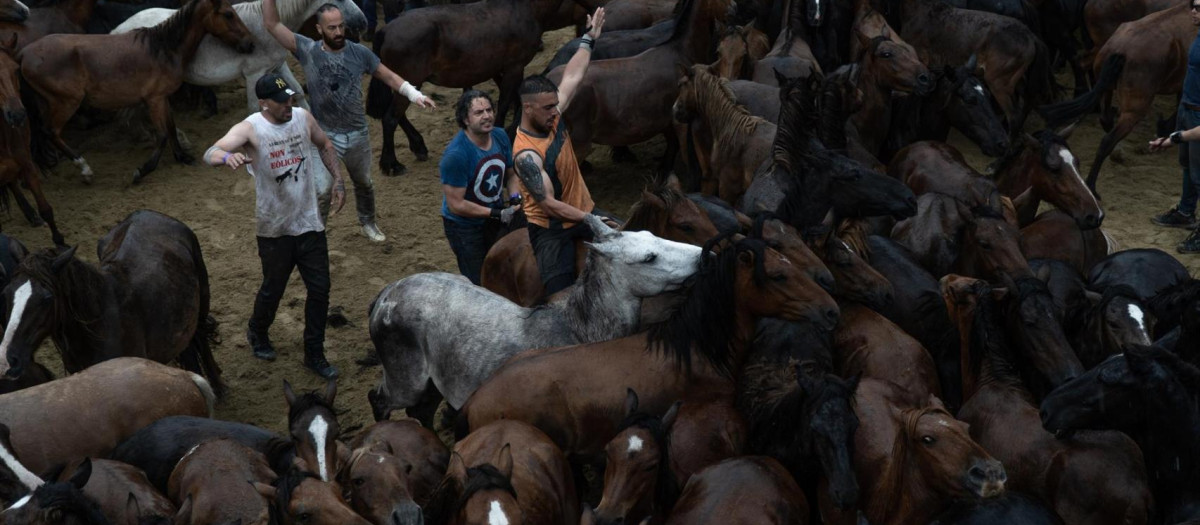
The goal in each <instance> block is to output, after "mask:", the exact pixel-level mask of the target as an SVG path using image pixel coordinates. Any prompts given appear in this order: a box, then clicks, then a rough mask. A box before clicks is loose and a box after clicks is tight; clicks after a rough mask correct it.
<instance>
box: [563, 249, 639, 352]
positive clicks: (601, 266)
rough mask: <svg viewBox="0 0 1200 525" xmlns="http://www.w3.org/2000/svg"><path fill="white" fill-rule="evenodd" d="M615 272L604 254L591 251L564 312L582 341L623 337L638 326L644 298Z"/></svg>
mask: <svg viewBox="0 0 1200 525" xmlns="http://www.w3.org/2000/svg"><path fill="white" fill-rule="evenodd" d="M615 274H616V272H613V271H612V267H611V266H610V265H609V264H607V263H605V262H603V261H602V257H601V256H599V255H596V254H594V253H592V252H590V251H589V252H588V255H587V260H586V261H585V263H584V267H583V273H582V274H580V276H579V286H576V287H574V289H573V290H572V291H571V294H570V295H569V296H568V297H567V301H566V306H565V310H564V313H565V315H566V316H567V323H568V326H570V327H571V331H572V332H573V333H574V334H575V337H576V338H577V339H578V340H579V342H581V343H591V342H596V341H607V340H609V339H613V338H614V337H622V336H625V335H627V334H629V332H630V331H631V329H632V328H633V327H635V326H637V323H638V321H639V320H640V316H641V301H640V300H639V299H638V298H637V297H634V296H633V295H632V294H630V293H629V292H628V291H627V289H625V288H624V287H623V286H624V285H625V284H626V283H625V282H618V281H616V278H617V275H615Z"/></svg>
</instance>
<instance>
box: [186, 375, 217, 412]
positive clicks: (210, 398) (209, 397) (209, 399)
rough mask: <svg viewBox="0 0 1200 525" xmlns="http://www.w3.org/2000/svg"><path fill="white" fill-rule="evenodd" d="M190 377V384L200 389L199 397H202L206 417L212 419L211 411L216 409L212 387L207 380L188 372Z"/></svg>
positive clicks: (215, 397) (215, 395) (215, 396)
mask: <svg viewBox="0 0 1200 525" xmlns="http://www.w3.org/2000/svg"><path fill="white" fill-rule="evenodd" d="M189 373H190V374H191V376H192V384H194V385H196V388H198V389H200V395H202V396H204V404H205V406H207V407H208V417H212V415H213V410H215V409H216V408H217V394H216V392H214V391H213V388H212V385H211V384H209V382H208V380H207V379H204V377H203V376H201V375H200V374H197V373H195V372H189Z"/></svg>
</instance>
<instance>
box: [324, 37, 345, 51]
mask: <svg viewBox="0 0 1200 525" xmlns="http://www.w3.org/2000/svg"><path fill="white" fill-rule="evenodd" d="M324 40H325V47H328V48H329V49H334V50H337V49H341V48H343V47H346V37H339V38H337V39H336V40H335V39H332V38H326V39H324Z"/></svg>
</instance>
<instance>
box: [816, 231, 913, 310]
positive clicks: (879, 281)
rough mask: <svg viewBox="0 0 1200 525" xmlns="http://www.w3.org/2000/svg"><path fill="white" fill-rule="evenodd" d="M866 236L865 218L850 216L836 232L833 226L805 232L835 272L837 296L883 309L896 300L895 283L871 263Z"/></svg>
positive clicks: (826, 265) (835, 292) (830, 270)
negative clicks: (812, 232)
mask: <svg viewBox="0 0 1200 525" xmlns="http://www.w3.org/2000/svg"><path fill="white" fill-rule="evenodd" d="M866 235H867V232H866V229H865V223H864V221H862V220H859V219H846V220H843V221H842V224H841V225H840V226H839V227H838V229H837V231H836V233H835V232H834V230H832V229H830V230H829V231H828V232H827V233H824V234H820V233H818V234H815V235H805V236H804V240H805V242H807V243H808V247H809V248H811V249H812V251H813V252H814V253H816V254H817V257H820V258H821V262H823V263H825V267H826V268H829V272H830V273H832V274H833V281H834V283H836V284H835V286H834V288H833V296H834V297H836V298H838V299H842V300H846V301H854V302H858V303H862V304H864V305H867V306H869V307H872V308H883V307H885V306H887V305H888V304H890V303H891V302H892V294H893V290H892V283H891V282H890V281H888V280H887V278H886V277H884V276H883V275H881V274H880V273H879V272H878V271H876V270H875V269H874V268H872V267H871V264H870V263H868V262H867V261H869V260H870V258H871V250H870V247H869V246H868V245H867V239H866Z"/></svg>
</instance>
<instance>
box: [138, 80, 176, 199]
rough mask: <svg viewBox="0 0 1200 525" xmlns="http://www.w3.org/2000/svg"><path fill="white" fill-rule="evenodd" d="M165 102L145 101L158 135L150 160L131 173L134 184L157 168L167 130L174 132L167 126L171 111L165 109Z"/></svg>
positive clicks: (166, 137)
mask: <svg viewBox="0 0 1200 525" xmlns="http://www.w3.org/2000/svg"><path fill="white" fill-rule="evenodd" d="M166 102H167V101H166V99H161V100H160V99H157V98H156V99H150V100H147V101H146V107H147V109H149V110H150V121H151V122H153V123H154V130H155V131H156V132H158V135H157V136H156V137H155V139H156V144H155V145H154V152H153V153H151V154H150V158H149V159H146V163H145V164H142V167H140V168H138V169H136V170H134V171H133V183H134V184H137V183H138V182H141V180H142V179H143V178H145V177H146V175H149V174H150V172H152V171H154V170H155V168H157V167H158V161H159V159H161V158H162V152H163V146H165V145H166V144H167V140H168V139H169V137H168V136H167V132H168V130H170V131H171V132H172V133H173V132H174V131H175V127H174V126H172V125H170V124H168V121H169V120H170V118H171V115H170V111H171V110H170V108H169V107H167V103H166ZM177 158H178V157H177Z"/></svg>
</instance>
